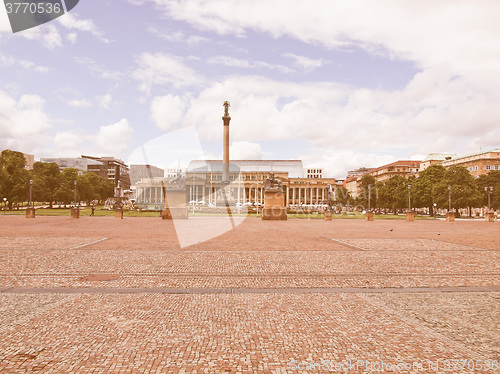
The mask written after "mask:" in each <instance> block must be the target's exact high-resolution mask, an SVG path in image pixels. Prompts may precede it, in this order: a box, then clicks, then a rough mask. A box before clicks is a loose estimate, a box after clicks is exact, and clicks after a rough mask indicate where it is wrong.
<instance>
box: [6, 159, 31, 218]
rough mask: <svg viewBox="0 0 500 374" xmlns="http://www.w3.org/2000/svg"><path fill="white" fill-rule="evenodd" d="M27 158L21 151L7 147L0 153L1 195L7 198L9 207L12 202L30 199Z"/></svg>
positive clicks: (10, 207)
mask: <svg viewBox="0 0 500 374" xmlns="http://www.w3.org/2000/svg"><path fill="white" fill-rule="evenodd" d="M25 166H26V159H25V158H24V155H23V154H22V153H21V152H15V151H11V150H10V149H6V150H4V151H2V153H1V154H0V193H1V194H2V195H1V196H0V198H1V199H3V198H4V197H5V198H7V200H8V204H9V209H12V204H14V203H20V202H24V201H27V200H28V195H29V172H28V170H26V169H25V168H24V167H25Z"/></svg>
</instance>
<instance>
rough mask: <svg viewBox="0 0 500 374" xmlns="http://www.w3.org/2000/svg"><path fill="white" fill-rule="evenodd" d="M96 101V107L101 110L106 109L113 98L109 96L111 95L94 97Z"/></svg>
mask: <svg viewBox="0 0 500 374" xmlns="http://www.w3.org/2000/svg"><path fill="white" fill-rule="evenodd" d="M96 100H97V102H98V105H99V106H100V107H101V108H102V109H108V108H109V106H110V105H111V103H112V102H113V97H112V96H111V94H106V95H103V96H96Z"/></svg>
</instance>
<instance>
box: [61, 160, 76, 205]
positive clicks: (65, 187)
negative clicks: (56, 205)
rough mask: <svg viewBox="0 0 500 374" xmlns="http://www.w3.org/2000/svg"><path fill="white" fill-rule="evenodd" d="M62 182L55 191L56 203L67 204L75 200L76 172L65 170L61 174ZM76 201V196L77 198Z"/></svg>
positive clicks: (74, 170)
mask: <svg viewBox="0 0 500 374" xmlns="http://www.w3.org/2000/svg"><path fill="white" fill-rule="evenodd" d="M61 176H62V181H61V185H60V186H59V188H58V189H57V192H56V195H57V201H60V202H62V203H64V204H69V203H71V202H72V201H73V200H74V199H75V193H74V191H75V180H77V179H78V170H76V169H73V168H66V169H64V170H63V171H62V172H61ZM77 199H78V196H77Z"/></svg>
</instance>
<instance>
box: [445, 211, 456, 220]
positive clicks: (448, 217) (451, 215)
mask: <svg viewBox="0 0 500 374" xmlns="http://www.w3.org/2000/svg"><path fill="white" fill-rule="evenodd" d="M446 220H447V221H448V222H455V212H448V213H446Z"/></svg>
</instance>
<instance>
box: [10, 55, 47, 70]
mask: <svg viewBox="0 0 500 374" xmlns="http://www.w3.org/2000/svg"><path fill="white" fill-rule="evenodd" d="M0 64H1V65H3V66H7V67H22V68H23V69H26V70H32V71H34V72H37V73H47V72H48V71H49V70H50V69H49V68H48V67H46V66H36V64H35V63H34V62H32V61H27V60H21V59H16V58H15V57H13V56H10V55H2V54H0Z"/></svg>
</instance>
